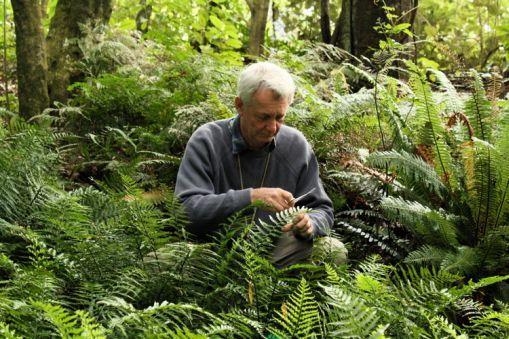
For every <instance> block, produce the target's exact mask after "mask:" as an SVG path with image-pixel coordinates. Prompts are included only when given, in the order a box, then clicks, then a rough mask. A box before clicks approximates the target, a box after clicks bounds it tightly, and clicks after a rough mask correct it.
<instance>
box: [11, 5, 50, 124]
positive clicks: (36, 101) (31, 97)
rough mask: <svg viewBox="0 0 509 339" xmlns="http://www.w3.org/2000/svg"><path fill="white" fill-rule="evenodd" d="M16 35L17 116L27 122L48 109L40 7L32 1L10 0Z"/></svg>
mask: <svg viewBox="0 0 509 339" xmlns="http://www.w3.org/2000/svg"><path fill="white" fill-rule="evenodd" d="M11 4H12V9H13V14H14V24H15V32H16V70H17V75H18V100H19V113H20V115H21V116H23V117H25V118H27V119H28V118H30V117H32V116H34V115H37V114H39V113H41V112H42V111H43V110H44V109H45V108H47V107H48V106H49V97H48V92H47V85H48V82H47V64H46V54H45V49H44V33H43V29H42V18H41V7H40V4H39V2H38V1H34V0H11Z"/></svg>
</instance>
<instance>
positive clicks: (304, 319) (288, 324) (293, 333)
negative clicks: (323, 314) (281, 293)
mask: <svg viewBox="0 0 509 339" xmlns="http://www.w3.org/2000/svg"><path fill="white" fill-rule="evenodd" d="M276 313H277V315H278V317H277V318H275V319H274V322H275V324H277V325H278V327H272V326H271V327H270V331H271V332H272V333H273V334H275V335H278V336H282V337H291V338H310V337H313V336H314V331H315V330H316V329H317V328H319V325H320V317H319V313H318V304H317V302H316V301H315V299H314V297H313V294H312V292H311V287H310V286H309V284H308V282H307V281H306V280H305V279H304V278H302V279H301V282H300V284H299V286H298V287H297V290H296V291H295V292H294V293H293V294H292V295H290V297H289V299H288V301H286V302H285V303H284V304H283V305H282V306H281V311H277V312H276Z"/></svg>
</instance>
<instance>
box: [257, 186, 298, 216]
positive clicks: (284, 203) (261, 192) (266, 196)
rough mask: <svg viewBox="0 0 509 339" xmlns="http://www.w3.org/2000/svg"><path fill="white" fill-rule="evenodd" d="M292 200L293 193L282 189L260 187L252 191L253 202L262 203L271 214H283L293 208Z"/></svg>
mask: <svg viewBox="0 0 509 339" xmlns="http://www.w3.org/2000/svg"><path fill="white" fill-rule="evenodd" d="M292 199H293V195H292V193H290V192H288V191H285V190H283V189H281V188H272V187H260V188H254V189H252V190H251V202H255V201H261V202H263V204H264V205H265V206H266V210H268V211H271V212H281V211H283V210H286V209H288V208H290V207H293V202H291V200H292ZM262 208H263V207H262Z"/></svg>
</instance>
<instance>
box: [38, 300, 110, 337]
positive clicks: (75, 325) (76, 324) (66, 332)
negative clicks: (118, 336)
mask: <svg viewBox="0 0 509 339" xmlns="http://www.w3.org/2000/svg"><path fill="white" fill-rule="evenodd" d="M32 306H33V307H34V308H36V309H39V310H41V311H43V312H44V313H43V314H44V317H45V318H47V319H48V321H49V322H50V323H51V324H52V326H53V328H54V330H55V332H56V333H55V334H58V335H59V336H61V337H62V338H69V337H77V336H82V335H87V336H92V335H93V337H94V338H106V331H105V329H104V328H103V327H102V326H101V325H100V324H99V323H97V322H95V321H94V320H93V319H92V318H91V317H90V316H89V315H87V314H86V313H85V312H83V311H82V312H79V313H78V312H77V313H74V314H72V313H71V312H69V311H67V310H65V309H64V308H63V307H61V306H58V305H52V304H49V303H45V302H40V301H34V302H32ZM82 321H83V323H82ZM94 322H95V324H94ZM82 325H83V326H82Z"/></svg>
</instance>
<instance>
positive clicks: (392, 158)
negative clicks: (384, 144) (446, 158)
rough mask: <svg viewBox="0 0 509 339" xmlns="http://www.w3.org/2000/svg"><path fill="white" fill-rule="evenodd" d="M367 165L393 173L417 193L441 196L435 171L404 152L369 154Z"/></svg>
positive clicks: (439, 181)
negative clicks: (387, 169) (386, 169)
mask: <svg viewBox="0 0 509 339" xmlns="http://www.w3.org/2000/svg"><path fill="white" fill-rule="evenodd" d="M366 162H367V164H368V165H371V166H375V167H377V168H382V169H383V168H386V167H388V168H389V170H391V171H395V172H396V173H397V175H398V176H400V179H399V180H400V181H403V182H404V183H405V185H406V186H407V187H410V189H412V190H415V191H417V194H418V195H420V194H419V193H427V194H430V193H431V194H435V195H437V196H438V197H441V196H442V193H443V190H444V188H445V186H444V184H443V183H442V182H441V180H440V178H439V176H438V175H437V172H436V171H435V169H434V168H433V167H432V166H430V165H429V164H428V163H426V162H425V161H424V160H423V159H422V158H420V157H418V156H415V155H413V154H410V153H407V152H405V151H396V150H391V151H386V152H374V153H371V154H370V155H369V156H368V158H367V159H366Z"/></svg>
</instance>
